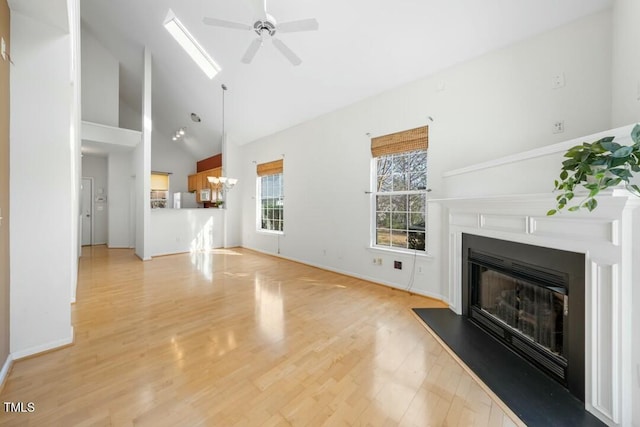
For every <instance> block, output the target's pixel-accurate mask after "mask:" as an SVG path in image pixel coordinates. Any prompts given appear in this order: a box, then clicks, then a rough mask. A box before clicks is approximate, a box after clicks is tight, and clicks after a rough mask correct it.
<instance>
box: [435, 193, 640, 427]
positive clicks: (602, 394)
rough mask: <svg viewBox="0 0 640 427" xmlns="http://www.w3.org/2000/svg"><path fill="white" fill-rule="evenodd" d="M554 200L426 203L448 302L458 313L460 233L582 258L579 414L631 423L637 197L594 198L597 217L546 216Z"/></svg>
mask: <svg viewBox="0 0 640 427" xmlns="http://www.w3.org/2000/svg"><path fill="white" fill-rule="evenodd" d="M554 202H555V198H554V196H553V194H519V195H513V196H486V197H474V198H457V199H439V200H433V199H432V200H431V201H430V203H435V204H438V209H440V211H441V214H442V217H443V218H444V219H445V222H444V224H443V226H444V228H443V233H444V234H443V237H444V236H446V238H445V240H444V242H443V243H444V248H443V250H444V251H446V253H447V267H446V283H448V287H447V291H446V292H447V294H446V299H447V301H448V303H449V306H450V308H451V310H453V311H454V312H455V313H457V314H459V315H462V314H463V310H465V309H464V308H463V307H464V304H463V294H464V286H463V283H464V282H463V277H462V271H463V270H462V265H463V249H462V236H463V235H464V234H473V235H476V236H482V237H488V238H493V239H499V240H504V241H510V242H515V243H523V244H528V245H533V246H541V247H545V248H551V249H558V250H561V251H569V252H575V253H579V254H584V263H583V267H582V268H583V272H584V292H585V293H584V346H582V347H580V346H577V348H579V350H581V351H582V352H583V353H584V387H583V388H584V391H583V394H584V405H585V409H586V410H587V411H589V412H590V413H592V414H593V415H595V416H596V417H597V418H599V419H600V420H601V421H603V422H604V423H606V424H607V425H610V426H627V425H632V419H635V418H634V416H633V414H634V406H635V403H634V402H638V403H640V399H638V398H637V396H638V395H639V394H638V393H636V391H635V390H636V387H635V381H636V379H635V372H636V367H639V366H640V364H638V362H637V358H636V354H635V353H634V352H633V347H634V345H635V344H634V334H633V322H632V318H633V317H632V316H633V308H632V307H633V305H632V304H633V301H634V298H635V297H634V294H633V292H632V289H633V285H634V284H637V283H640V263H638V256H639V253H640V252H639V249H638V247H637V246H634V245H633V242H634V241H636V242H638V241H640V200H639V199H636V198H633V197H629V195H628V194H626V193H624V192H620V193H618V192H613V193H610V194H605V195H602V196H601V197H600V200H599V207H598V210H597V212H593V213H589V212H576V213H569V214H566V215H565V214H563V215H560V216H554V217H548V216H546V211H547V210H548V209H549V206H553V204H554ZM511 258H513V256H511ZM569 293H570V294H571V292H569ZM570 301H571V297H570ZM570 311H571V310H570ZM638 371H639V372H640V368H638ZM576 394H577V395H579V393H576Z"/></svg>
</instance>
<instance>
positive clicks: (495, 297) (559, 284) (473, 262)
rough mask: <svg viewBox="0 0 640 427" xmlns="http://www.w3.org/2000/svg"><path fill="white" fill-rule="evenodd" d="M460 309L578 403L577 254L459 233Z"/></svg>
mask: <svg viewBox="0 0 640 427" xmlns="http://www.w3.org/2000/svg"><path fill="white" fill-rule="evenodd" d="M462 246H463V269H462V279H463V293H462V299H463V301H462V302H463V314H464V315H466V316H468V317H469V318H470V319H471V320H472V321H473V322H474V323H476V324H477V325H478V326H479V327H480V328H481V329H483V330H484V331H486V332H487V333H489V334H490V335H491V336H493V337H494V338H496V339H497V340H498V341H500V342H501V343H503V344H504V346H505V351H509V350H510V351H513V352H515V353H517V354H518V355H520V356H521V357H523V358H524V359H526V360H527V361H528V362H530V363H531V364H533V365H535V366H536V367H538V368H539V369H540V370H541V372H543V373H544V374H546V375H549V376H550V377H552V378H554V379H555V380H556V381H558V382H560V383H561V384H562V385H564V386H565V387H567V388H568V389H569V391H570V392H571V393H572V394H574V395H575V396H576V397H578V398H579V399H581V400H583V401H584V351H585V348H584V322H585V320H584V269H585V264H584V254H579V253H574V252H567V251H562V250H558V249H551V248H545V247H541V246H533V245H528V244H523V243H517V242H511V241H505V240H499V239H492V238H488V237H482V236H476V235H470V234H463V236H462Z"/></svg>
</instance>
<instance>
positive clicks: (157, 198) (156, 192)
mask: <svg viewBox="0 0 640 427" xmlns="http://www.w3.org/2000/svg"><path fill="white" fill-rule="evenodd" d="M168 198H169V174H168V173H167V172H151V209H156V208H166V207H167V200H168Z"/></svg>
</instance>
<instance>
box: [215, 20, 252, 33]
mask: <svg viewBox="0 0 640 427" xmlns="http://www.w3.org/2000/svg"><path fill="white" fill-rule="evenodd" d="M202 22H204V23H205V24H207V25H213V26H214V27H224V28H233V29H234V30H252V29H253V27H252V26H251V25H248V24H243V23H241V22H233V21H225V20H223V19H218V18H203V19H202Z"/></svg>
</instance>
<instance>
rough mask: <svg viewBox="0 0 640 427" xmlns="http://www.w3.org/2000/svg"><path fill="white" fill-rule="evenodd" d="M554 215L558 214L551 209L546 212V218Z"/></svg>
mask: <svg viewBox="0 0 640 427" xmlns="http://www.w3.org/2000/svg"><path fill="white" fill-rule="evenodd" d="M556 213H558V211H557V210H555V209H551V210H550V211H548V212H547V216H551V215H555V214H556Z"/></svg>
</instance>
